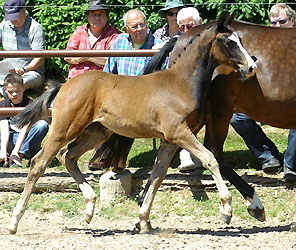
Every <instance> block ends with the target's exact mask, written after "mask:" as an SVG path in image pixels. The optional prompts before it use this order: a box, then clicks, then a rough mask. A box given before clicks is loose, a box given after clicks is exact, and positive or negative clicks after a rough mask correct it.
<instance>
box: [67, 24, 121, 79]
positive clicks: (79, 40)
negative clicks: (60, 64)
mask: <svg viewBox="0 0 296 250" xmlns="http://www.w3.org/2000/svg"><path fill="white" fill-rule="evenodd" d="M120 33H121V32H120V31H119V30H118V29H116V28H115V27H113V26H110V25H107V26H106V27H105V28H104V29H103V31H102V34H101V35H100V36H99V38H98V40H97V41H96V42H95V44H94V45H93V46H92V47H91V45H90V42H89V39H88V37H89V34H88V25H82V26H78V27H77V28H76V30H75V31H74V33H73V34H72V35H71V37H70V39H69V41H68V44H67V50H108V49H110V48H111V45H112V44H113V42H114V40H115V38H116V37H117V36H118V34H120ZM89 70H103V67H101V66H98V65H96V64H94V63H92V62H82V63H79V64H70V69H69V76H68V77H69V79H70V78H73V77H74V76H76V75H79V74H81V73H84V72H86V71H89Z"/></svg>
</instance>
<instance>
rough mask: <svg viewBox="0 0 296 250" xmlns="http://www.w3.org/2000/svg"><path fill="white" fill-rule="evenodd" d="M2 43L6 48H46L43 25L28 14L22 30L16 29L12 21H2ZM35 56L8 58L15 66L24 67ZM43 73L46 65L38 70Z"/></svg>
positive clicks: (0, 26)
mask: <svg viewBox="0 0 296 250" xmlns="http://www.w3.org/2000/svg"><path fill="white" fill-rule="evenodd" d="M0 43H1V44H2V47H3V49H4V50H44V49H45V39H44V32H43V29H42V26H41V25H40V24H39V23H37V22H36V21H35V20H34V19H33V18H32V17H30V16H29V15H28V14H27V18H26V21H25V23H24V26H23V27H22V29H21V30H16V28H15V27H14V25H13V24H12V23H11V22H10V21H5V20H3V21H2V22H1V23H0ZM32 59H33V58H28V57H27V58H8V59H7V60H8V61H10V62H11V64H12V65H13V66H14V67H18V68H22V67H25V66H26V65H28V64H29V63H30V62H31V61H32ZM36 71H37V72H39V73H40V74H43V71H44V65H41V66H40V67H39V68H38V69H37V70H36Z"/></svg>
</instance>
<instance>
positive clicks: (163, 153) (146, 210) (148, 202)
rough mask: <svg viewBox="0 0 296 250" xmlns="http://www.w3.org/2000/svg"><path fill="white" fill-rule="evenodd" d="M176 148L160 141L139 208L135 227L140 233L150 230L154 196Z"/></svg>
mask: <svg viewBox="0 0 296 250" xmlns="http://www.w3.org/2000/svg"><path fill="white" fill-rule="evenodd" d="M177 149H178V146H176V145H174V144H172V143H169V142H167V141H165V140H163V141H162V143H161V146H160V148H159V151H158V155H157V158H156V159H155V163H154V167H153V169H152V172H151V175H150V178H149V182H150V185H149V188H148V191H147V193H146V194H145V197H144V201H143V203H142V205H141V207H140V213H139V222H138V224H137V227H139V229H140V233H146V232H149V231H150V230H151V225H150V221H149V215H150V210H151V207H152V203H153V200H154V197H155V194H156V192H157V190H158V188H159V186H160V184H161V183H162V180H163V179H164V178H165V176H166V173H167V170H168V167H169V165H170V163H171V161H172V159H173V157H174V155H175V152H176V151H177Z"/></svg>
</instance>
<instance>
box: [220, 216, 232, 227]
mask: <svg viewBox="0 0 296 250" xmlns="http://www.w3.org/2000/svg"><path fill="white" fill-rule="evenodd" d="M231 218H232V216H231V215H226V214H222V220H223V222H225V223H226V224H227V225H228V224H229V223H230V221H231Z"/></svg>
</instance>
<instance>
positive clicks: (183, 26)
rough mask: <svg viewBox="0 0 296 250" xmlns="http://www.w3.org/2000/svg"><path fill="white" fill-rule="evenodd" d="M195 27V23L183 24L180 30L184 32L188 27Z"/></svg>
mask: <svg viewBox="0 0 296 250" xmlns="http://www.w3.org/2000/svg"><path fill="white" fill-rule="evenodd" d="M193 27H195V25H194V24H182V25H181V26H179V30H180V31H181V32H183V31H184V30H185V28H186V29H187V30H190V29H191V28H193Z"/></svg>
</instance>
